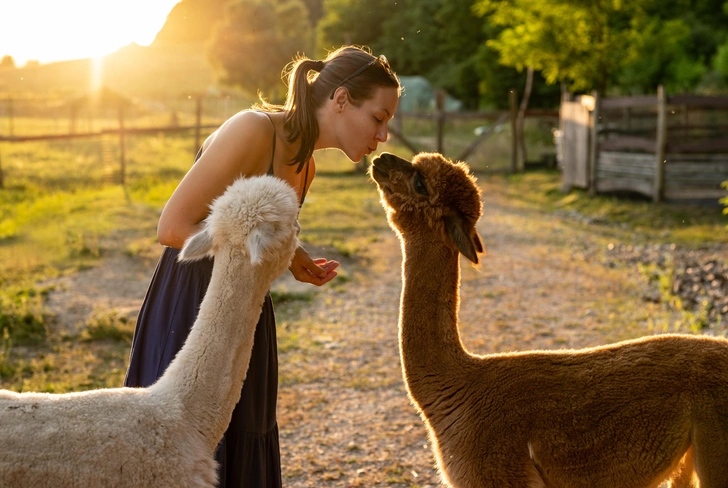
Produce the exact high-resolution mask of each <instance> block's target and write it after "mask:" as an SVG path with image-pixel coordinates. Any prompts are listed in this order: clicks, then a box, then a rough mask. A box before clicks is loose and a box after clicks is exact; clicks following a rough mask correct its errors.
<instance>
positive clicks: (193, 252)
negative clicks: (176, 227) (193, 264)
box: [177, 226, 212, 261]
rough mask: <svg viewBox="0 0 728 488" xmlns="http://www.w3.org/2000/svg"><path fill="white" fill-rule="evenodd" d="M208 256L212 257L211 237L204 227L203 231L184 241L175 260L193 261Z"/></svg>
mask: <svg viewBox="0 0 728 488" xmlns="http://www.w3.org/2000/svg"><path fill="white" fill-rule="evenodd" d="M210 255H212V235H210V232H209V231H208V229H207V226H205V228H204V229H202V230H201V231H200V232H198V233H197V234H195V235H193V236H192V237H189V238H188V239H187V240H186V241H185V245H184V246H183V247H182V250H181V251H180V253H179V256H178V257H177V260H178V261H194V260H196V259H202V258H204V257H206V256H210Z"/></svg>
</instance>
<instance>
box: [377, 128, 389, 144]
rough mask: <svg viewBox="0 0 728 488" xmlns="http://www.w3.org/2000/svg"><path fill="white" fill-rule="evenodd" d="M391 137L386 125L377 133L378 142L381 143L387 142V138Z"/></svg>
mask: <svg viewBox="0 0 728 488" xmlns="http://www.w3.org/2000/svg"><path fill="white" fill-rule="evenodd" d="M388 136H389V133H388V131H387V126H386V125H385V126H384V127H382V128H381V129H379V130H378V131H377V136H376V137H377V140H378V141H379V142H387V137H388Z"/></svg>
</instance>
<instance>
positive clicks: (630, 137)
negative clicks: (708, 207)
mask: <svg viewBox="0 0 728 488" xmlns="http://www.w3.org/2000/svg"><path fill="white" fill-rule="evenodd" d="M598 110H599V112H598V113H599V115H600V121H601V123H600V127H599V130H598V137H597V138H595V139H596V140H592V144H594V143H596V144H597V147H596V149H595V151H594V152H595V154H597V156H596V158H595V159H596V168H594V173H595V180H594V185H593V188H594V189H595V190H596V191H597V192H613V191H633V192H636V193H640V194H643V195H645V196H648V197H652V198H653V199H654V200H655V201H660V200H663V199H664V200H717V199H719V198H721V197H724V196H726V191H725V189H723V188H721V183H722V182H723V181H727V180H728V137H726V136H725V135H724V134H725V133H726V132H725V130H724V126H726V124H727V123H728V97H705V96H694V95H679V96H668V95H666V94H665V93H664V91H663V90H662V88H661V87H660V89H658V95H657V96H638V97H616V98H602V99H600V100H599V107H598ZM688 115H690V116H688ZM584 167H585V168H588V163H586V164H585V165H584Z"/></svg>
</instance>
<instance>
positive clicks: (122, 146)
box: [119, 104, 126, 186]
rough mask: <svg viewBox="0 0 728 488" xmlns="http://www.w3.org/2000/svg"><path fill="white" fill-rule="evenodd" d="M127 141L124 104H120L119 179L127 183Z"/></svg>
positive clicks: (123, 183) (122, 184) (122, 183)
mask: <svg viewBox="0 0 728 488" xmlns="http://www.w3.org/2000/svg"><path fill="white" fill-rule="evenodd" d="M125 142H126V141H125V140H124V106H123V105H121V104H119V171H120V175H119V181H120V183H121V186H124V185H125V183H126V175H125V173H126V143H125Z"/></svg>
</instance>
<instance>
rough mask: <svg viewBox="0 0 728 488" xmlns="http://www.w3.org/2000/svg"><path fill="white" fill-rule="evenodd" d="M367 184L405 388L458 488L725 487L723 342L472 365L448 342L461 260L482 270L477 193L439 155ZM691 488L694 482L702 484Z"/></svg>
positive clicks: (669, 339)
mask: <svg viewBox="0 0 728 488" xmlns="http://www.w3.org/2000/svg"><path fill="white" fill-rule="evenodd" d="M371 175H372V178H373V179H374V180H375V181H376V183H377V186H378V187H379V191H380V194H381V199H382V204H383V206H384V208H385V209H386V211H387V216H388V219H389V223H390V225H391V226H392V228H393V229H394V231H395V232H396V233H397V234H398V236H399V238H400V241H401V244H402V254H403V264H402V276H403V281H404V283H403V289H402V300H401V308H400V322H399V336H400V354H401V356H402V369H403V375H404V380H405V384H406V386H407V391H408V393H409V396H410V398H411V400H412V401H413V403H414V405H415V407H416V408H417V410H418V411H419V412H420V415H421V416H422V419H423V420H424V422H425V424H426V426H427V429H428V431H429V434H430V439H431V441H432V447H433V451H434V454H435V457H436V459H437V464H438V467H439V469H440V473H441V475H442V478H443V480H444V482H445V483H447V484H448V485H450V486H454V487H463V488H465V487H467V488H476V487H493V488H506V487H513V488H515V487H518V488H556V487H558V488H576V487H580V488H581V487H583V488H657V487H658V486H659V485H660V484H661V483H662V482H663V481H667V480H670V482H671V484H670V486H671V487H673V488H677V487H694V488H697V487H698V486H699V487H700V488H719V487H728V341H726V340H724V339H718V338H711V337H705V336H702V337H701V336H687V335H663V336H654V337H648V338H643V339H638V340H633V341H625V342H620V343H617V344H610V345H606V346H601V347H594V348H588V349H579V350H561V351H530V352H518V353H507V354H491V355H485V356H476V355H472V354H470V353H468V352H467V351H465V350H464V348H463V346H462V343H461V342H460V335H459V332H458V306H459V296H458V291H459V286H460V268H459V254H460V253H462V254H463V255H464V256H465V257H466V258H468V259H469V260H470V261H472V262H474V263H476V264H477V263H478V254H479V253H482V252H483V246H482V243H481V240H480V237H479V236H478V234H477V232H476V229H475V224H476V222H477V220H478V218H479V217H480V215H481V202H480V190H479V189H478V187H477V186H476V184H475V179H474V177H473V176H471V175H470V174H469V171H468V169H467V167H466V166H465V165H464V164H462V163H458V164H454V163H452V162H450V161H448V160H446V159H445V158H443V157H442V156H441V155H439V154H434V153H433V154H420V155H418V156H416V157H415V158H414V160H413V162H412V163H410V162H409V161H406V160H404V159H401V158H399V157H397V156H394V155H391V154H382V155H381V156H380V157H378V158H376V159H375V160H374V162H373V165H372V169H371ZM698 480H699V483H698Z"/></svg>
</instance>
